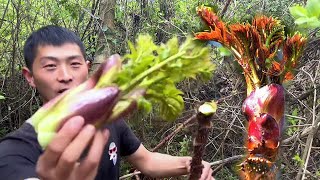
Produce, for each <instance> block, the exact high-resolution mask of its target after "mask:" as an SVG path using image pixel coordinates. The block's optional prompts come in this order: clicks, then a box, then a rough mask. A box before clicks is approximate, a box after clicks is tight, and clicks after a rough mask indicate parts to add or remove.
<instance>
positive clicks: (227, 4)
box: [221, 0, 231, 18]
mask: <svg viewBox="0 0 320 180" xmlns="http://www.w3.org/2000/svg"><path fill="white" fill-rule="evenodd" d="M230 2H231V0H228V1H227V2H226V5H224V7H223V9H222V11H221V18H223V16H224V14H225V13H226V12H227V9H228V7H229V5H230Z"/></svg>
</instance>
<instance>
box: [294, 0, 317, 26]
mask: <svg viewBox="0 0 320 180" xmlns="http://www.w3.org/2000/svg"><path fill="white" fill-rule="evenodd" d="M319 9H320V0H308V1H307V4H306V6H305V7H303V6H301V5H295V6H292V7H290V8H289V10H290V13H291V15H292V16H293V17H294V18H295V23H296V24H297V25H298V27H299V28H301V29H311V28H317V27H320V19H319V18H320V11H319Z"/></svg>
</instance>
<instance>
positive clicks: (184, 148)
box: [178, 135, 191, 156]
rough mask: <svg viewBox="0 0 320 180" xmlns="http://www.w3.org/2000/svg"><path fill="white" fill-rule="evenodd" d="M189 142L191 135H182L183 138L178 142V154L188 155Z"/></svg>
mask: <svg viewBox="0 0 320 180" xmlns="http://www.w3.org/2000/svg"><path fill="white" fill-rule="evenodd" d="M190 143H191V136H186V135H185V136H184V137H183V140H182V141H180V142H179V145H180V151H179V154H178V155H179V156H188V155H190Z"/></svg>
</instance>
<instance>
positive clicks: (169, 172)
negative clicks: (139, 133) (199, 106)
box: [128, 144, 213, 180]
mask: <svg viewBox="0 0 320 180" xmlns="http://www.w3.org/2000/svg"><path fill="white" fill-rule="evenodd" d="M128 161H129V162H130V163H131V164H132V165H134V166H135V167H136V168H137V169H139V170H140V171H141V172H142V173H144V174H146V175H148V176H151V177H172V176H179V175H184V174H188V173H189V171H190V161H191V157H177V156H171V155H167V154H161V153H155V152H150V151H148V150H147V149H146V148H145V147H144V146H143V145H142V144H141V145H140V147H139V148H138V149H137V151H136V152H135V153H133V154H132V155H130V156H128ZM203 165H204V168H203V171H202V175H201V178H200V180H209V179H210V180H211V179H213V177H212V176H211V174H212V169H211V168H210V165H209V163H207V162H203Z"/></svg>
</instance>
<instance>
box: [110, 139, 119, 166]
mask: <svg viewBox="0 0 320 180" xmlns="http://www.w3.org/2000/svg"><path fill="white" fill-rule="evenodd" d="M109 155H110V160H112V161H113V165H116V163H117V146H116V144H115V143H114V142H112V143H110V145H109Z"/></svg>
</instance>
